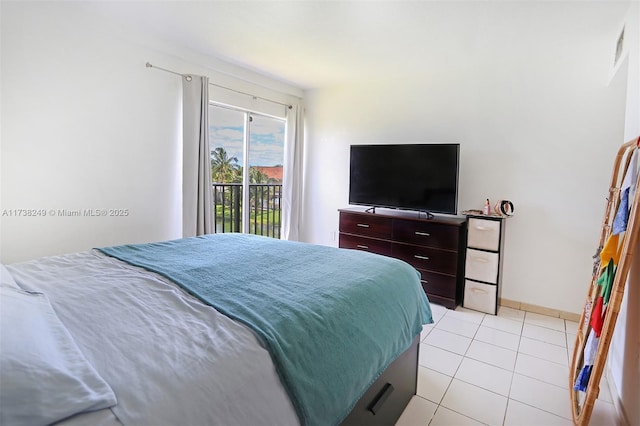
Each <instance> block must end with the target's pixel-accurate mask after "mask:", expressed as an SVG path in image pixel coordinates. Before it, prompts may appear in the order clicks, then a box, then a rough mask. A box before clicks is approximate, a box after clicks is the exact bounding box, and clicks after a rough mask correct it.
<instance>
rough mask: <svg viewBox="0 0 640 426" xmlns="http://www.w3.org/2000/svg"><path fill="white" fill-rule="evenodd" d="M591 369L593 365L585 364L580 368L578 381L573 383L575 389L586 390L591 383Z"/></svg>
mask: <svg viewBox="0 0 640 426" xmlns="http://www.w3.org/2000/svg"><path fill="white" fill-rule="evenodd" d="M591 370H593V365H585V366H584V367H582V370H580V374H579V375H578V377H577V378H576V382H575V384H574V385H573V390H577V391H581V392H586V391H587V386H588V385H589V378H590V377H591Z"/></svg>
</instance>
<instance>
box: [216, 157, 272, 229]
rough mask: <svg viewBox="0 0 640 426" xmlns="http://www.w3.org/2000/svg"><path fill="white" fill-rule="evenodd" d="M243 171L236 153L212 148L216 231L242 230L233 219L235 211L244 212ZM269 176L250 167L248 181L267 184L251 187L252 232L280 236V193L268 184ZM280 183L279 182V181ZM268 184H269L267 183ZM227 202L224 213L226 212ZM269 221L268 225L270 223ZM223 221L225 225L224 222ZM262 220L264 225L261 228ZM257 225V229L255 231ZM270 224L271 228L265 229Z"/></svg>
mask: <svg viewBox="0 0 640 426" xmlns="http://www.w3.org/2000/svg"><path fill="white" fill-rule="evenodd" d="M242 175H243V168H242V166H240V165H239V164H238V158H237V157H229V155H228V154H227V151H226V150H225V149H224V148H223V147H217V148H215V149H214V150H212V151H211V176H212V180H213V183H214V189H215V191H214V192H215V194H214V196H215V197H216V200H215V209H216V213H215V214H216V218H215V221H216V224H217V225H216V226H217V227H218V229H217V232H240V231H241V229H236V225H235V223H232V220H231V214H232V211H233V209H234V208H237V210H236V211H233V216H234V222H235V219H237V218H240V217H241V216H242V187H241V184H242ZM270 183H273V182H269V177H268V176H267V175H266V174H265V173H263V172H262V171H260V169H258V168H256V167H249V184H250V185H264V187H262V186H257V187H250V190H249V203H250V209H249V228H250V231H249V232H250V233H258V234H261V235H268V236H277V235H279V228H280V208H279V205H280V197H279V194H278V193H276V192H275V189H274V187H272V186H271V185H268V184H270ZM278 184H280V183H279V182H278ZM267 185H268V186H267ZM223 205H224V213H223ZM267 223H268V225H267ZM223 224H224V229H222V228H223V226H222V225H223ZM261 224H263V228H264V229H262V228H261ZM256 226H257V230H255V231H254V229H255V227H256ZM266 228H268V229H266Z"/></svg>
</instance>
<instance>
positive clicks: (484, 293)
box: [463, 280, 497, 315]
mask: <svg viewBox="0 0 640 426" xmlns="http://www.w3.org/2000/svg"><path fill="white" fill-rule="evenodd" d="M496 290H497V286H495V285H491V284H482V283H477V282H475V281H469V280H465V282H464V303H463V306H464V307H465V308H468V309H473V310H474V311H480V312H486V313H488V314H493V315H495V314H496Z"/></svg>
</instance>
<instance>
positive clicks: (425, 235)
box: [416, 231, 431, 237]
mask: <svg viewBox="0 0 640 426" xmlns="http://www.w3.org/2000/svg"><path fill="white" fill-rule="evenodd" d="M416 235H420V236H421V237H430V236H431V234H429V233H428V232H420V231H416Z"/></svg>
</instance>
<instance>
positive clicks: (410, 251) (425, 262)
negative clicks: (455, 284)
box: [391, 243, 458, 275]
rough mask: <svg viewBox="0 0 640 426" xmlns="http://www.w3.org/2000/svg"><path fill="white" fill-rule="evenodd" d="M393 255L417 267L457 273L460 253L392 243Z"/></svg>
mask: <svg viewBox="0 0 640 426" xmlns="http://www.w3.org/2000/svg"><path fill="white" fill-rule="evenodd" d="M391 255H392V256H393V257H397V258H398V259H402V260H404V261H405V262H407V263H408V264H410V265H412V266H413V267H414V268H416V269H423V270H427V271H435V272H441V273H445V274H451V275H455V274H456V268H457V262H458V254H457V253H456V252H454V251H448V250H439V249H434V248H430V247H422V246H414V245H409V244H400V243H392V244H391Z"/></svg>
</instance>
